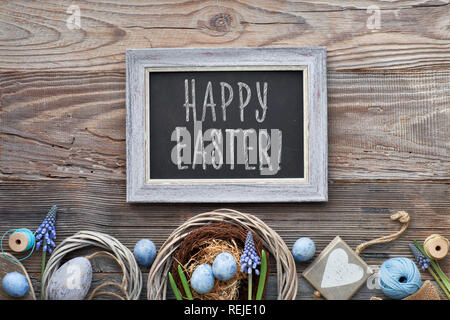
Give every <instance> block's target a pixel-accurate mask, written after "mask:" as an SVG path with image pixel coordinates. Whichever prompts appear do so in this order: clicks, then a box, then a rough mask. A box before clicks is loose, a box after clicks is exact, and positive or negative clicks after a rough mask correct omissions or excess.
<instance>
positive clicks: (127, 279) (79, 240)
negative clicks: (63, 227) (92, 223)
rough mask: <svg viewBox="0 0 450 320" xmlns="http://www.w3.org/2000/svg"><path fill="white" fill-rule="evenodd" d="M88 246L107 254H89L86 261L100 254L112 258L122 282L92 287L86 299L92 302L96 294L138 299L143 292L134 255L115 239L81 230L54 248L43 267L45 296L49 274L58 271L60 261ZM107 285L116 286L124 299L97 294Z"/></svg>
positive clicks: (102, 292)
mask: <svg viewBox="0 0 450 320" xmlns="http://www.w3.org/2000/svg"><path fill="white" fill-rule="evenodd" d="M88 246H94V247H100V248H102V249H106V250H107V251H109V252H106V251H100V252H96V253H94V254H92V255H89V256H86V258H87V259H93V258H94V257H96V256H99V255H103V256H108V257H110V258H112V259H114V260H115V261H116V262H117V263H118V264H119V266H120V267H121V268H122V272H123V279H122V283H121V284H118V283H115V282H105V283H103V284H101V285H100V286H98V287H97V288H95V289H94V290H93V291H92V293H91V294H90V295H89V297H88V299H92V298H93V297H94V296H98V295H112V296H115V297H117V298H119V299H126V300H137V299H139V295H140V293H141V290H142V273H141V270H140V269H139V266H138V264H137V262H136V259H135V258H134V256H133V253H132V252H131V251H130V250H129V249H128V248H127V247H125V246H124V245H123V244H122V243H120V242H119V241H118V240H117V239H116V238H114V237H111V236H109V235H107V234H104V233H100V232H93V231H80V232H78V233H76V234H74V235H73V236H71V237H68V238H66V239H65V240H64V241H63V242H61V244H60V245H59V246H58V247H56V249H55V251H54V252H53V254H52V256H51V258H50V259H49V261H48V263H47V267H46V268H45V272H44V276H43V278H42V282H43V286H42V287H43V290H44V297H45V299H48V286H49V282H50V281H49V280H50V278H51V277H52V275H53V274H54V273H55V272H56V271H57V270H58V268H59V265H60V263H61V260H62V259H63V258H64V256H65V255H66V254H68V253H70V252H72V251H75V250H78V249H81V248H85V247H88ZM106 286H115V287H118V288H119V289H120V290H121V291H122V292H123V294H124V296H125V298H122V297H121V296H120V295H118V294H115V293H113V292H107V291H100V289H102V288H104V287H106Z"/></svg>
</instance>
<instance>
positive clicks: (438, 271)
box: [414, 240, 450, 294]
mask: <svg viewBox="0 0 450 320" xmlns="http://www.w3.org/2000/svg"><path fill="white" fill-rule="evenodd" d="M414 244H415V245H416V247H417V249H419V250H420V252H422V254H423V255H424V256H425V257H426V258H428V259H430V264H431V267H432V268H433V269H434V272H435V273H436V274H437V275H438V276H439V278H440V280H441V281H442V284H443V286H444V287H445V290H444V292H445V293H446V294H447V293H448V292H449V291H450V282H449V280H448V278H447V276H446V275H445V274H444V273H443V272H442V270H441V268H439V265H438V264H437V263H436V261H434V260H433V259H431V258H430V257H429V256H428V255H427V253H426V252H425V250H424V249H423V246H422V245H421V244H420V243H419V242H417V241H416V240H414ZM428 271H430V273H431V274H432V275H433V273H432V272H433V270H432V269H431V268H428Z"/></svg>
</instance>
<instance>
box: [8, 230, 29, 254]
mask: <svg viewBox="0 0 450 320" xmlns="http://www.w3.org/2000/svg"><path fill="white" fill-rule="evenodd" d="M28 243H29V242H28V237H27V235H26V234H25V233H23V232H15V233H13V234H12V235H10V236H9V241H8V244H9V248H10V249H11V250H12V251H14V252H24V251H25V250H27V247H28Z"/></svg>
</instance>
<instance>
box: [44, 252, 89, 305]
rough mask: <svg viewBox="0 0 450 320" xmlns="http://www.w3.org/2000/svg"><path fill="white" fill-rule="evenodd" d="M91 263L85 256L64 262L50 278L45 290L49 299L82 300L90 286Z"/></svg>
mask: <svg viewBox="0 0 450 320" xmlns="http://www.w3.org/2000/svg"><path fill="white" fill-rule="evenodd" d="M91 282H92V265H91V262H90V261H89V260H88V259H86V258H85V257H77V258H73V259H71V260H69V261H67V262H66V263H64V264H63V265H62V266H61V267H60V268H59V269H58V270H57V271H56V272H55V273H54V274H53V275H52V277H51V278H50V281H49V284H48V288H47V292H48V298H49V299H50V300H83V299H84V298H85V297H86V295H87V293H88V291H89V288H90V287H91Z"/></svg>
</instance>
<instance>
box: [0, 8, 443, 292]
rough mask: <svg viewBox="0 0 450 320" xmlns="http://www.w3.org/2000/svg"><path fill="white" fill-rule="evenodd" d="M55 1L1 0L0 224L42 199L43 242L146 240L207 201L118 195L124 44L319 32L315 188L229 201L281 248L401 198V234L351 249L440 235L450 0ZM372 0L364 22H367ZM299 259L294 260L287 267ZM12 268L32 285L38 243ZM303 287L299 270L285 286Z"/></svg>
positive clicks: (319, 238)
mask: <svg viewBox="0 0 450 320" xmlns="http://www.w3.org/2000/svg"><path fill="white" fill-rule="evenodd" d="M70 4H73V2H72V1H69V0H64V1H60V0H48V1H25V0H18V1H13V0H3V1H1V4H0V217H1V218H0V232H4V231H6V230H8V229H10V228H11V227H28V228H31V229H35V228H36V227H37V226H38V225H39V224H40V222H41V221H42V219H43V215H44V214H45V212H46V211H47V210H48V209H49V208H50V207H51V205H52V204H54V203H56V204H58V205H59V206H60V208H61V212H60V216H59V218H58V222H57V232H58V236H57V240H58V243H59V242H60V241H62V239H64V238H65V237H67V236H70V235H72V234H74V233H75V232H76V231H78V230H81V229H89V230H94V231H102V232H107V233H109V234H111V235H113V236H115V237H117V238H118V239H119V240H120V241H122V242H123V243H124V244H125V245H126V246H128V247H129V248H132V247H133V246H134V244H135V242H136V241H137V240H138V239H140V238H143V237H149V238H151V239H152V240H154V241H155V243H156V244H157V246H158V247H159V246H160V245H161V244H162V243H163V241H164V240H165V239H166V238H167V236H168V235H169V234H170V232H171V231H172V230H173V229H175V228H176V227H177V226H178V225H180V224H181V223H182V222H184V221H185V220H186V219H188V218H189V217H191V216H193V215H194V214H197V213H200V212H204V211H208V210H211V209H216V208H217V205H214V204H209V205H206V204H203V205H169V204H167V205H128V204H126V203H125V197H126V195H125V193H126V191H125V190H126V183H125V172H126V160H125V159H126V153H125V50H126V49H129V48H152V47H240V46H327V51H328V53H327V54H328V61H327V67H328V70H329V72H328V123H329V126H328V128H329V202H328V203H323V204H241V205H228V206H229V207H232V208H235V209H238V210H242V211H244V212H248V213H251V214H255V215H257V216H259V217H260V218H262V219H263V220H264V221H265V222H267V223H268V224H269V225H270V226H271V227H273V229H275V230H276V231H277V232H279V234H280V235H281V236H282V238H283V239H284V240H285V241H286V243H287V245H288V246H289V247H291V246H292V244H293V243H294V241H295V240H296V239H297V238H298V237H300V236H308V237H311V238H313V239H314V240H315V242H316V244H317V252H320V251H321V250H322V249H323V248H325V246H326V245H327V244H328V243H329V242H330V241H331V240H332V239H333V238H334V236H335V235H340V236H341V237H342V238H343V239H344V240H345V241H346V242H347V243H348V244H349V245H350V246H351V247H352V248H356V246H357V245H358V244H360V243H361V242H364V241H367V240H370V239H373V238H376V237H379V236H381V235H385V234H390V233H392V232H393V231H396V230H398V224H397V223H394V222H391V221H389V215H390V212H392V211H395V210H400V209H403V210H407V211H408V212H409V213H410V214H411V217H412V222H411V225H410V227H409V229H408V230H407V231H406V233H405V234H404V235H402V237H400V238H399V239H398V240H396V241H394V242H392V243H389V244H384V245H378V246H374V247H371V248H368V249H367V251H365V252H363V254H362V257H363V259H364V260H365V261H366V262H367V263H368V264H369V265H370V266H379V265H380V264H381V263H382V262H383V261H384V260H386V259H388V258H390V257H396V256H406V257H409V258H412V255H411V254H410V252H409V249H408V243H409V242H411V241H412V240H413V239H417V240H419V241H423V240H424V239H425V238H426V237H427V236H429V235H430V234H432V233H440V234H443V235H446V236H447V237H450V232H449V230H450V225H449V224H450V219H449V212H448V207H449V199H450V197H449V193H448V190H449V177H450V175H449V170H448V165H449V153H448V149H449V144H448V140H449V139H448V131H449V130H448V128H449V107H450V41H449V39H450V29H449V25H450V15H449V7H450V5H449V1H447V0H404V1H400V0H392V1H375V0H362V1H354V0H293V1H284V0H246V1H238V0H219V2H217V1H216V0H210V1H206V0H205V1H188V0H172V1H164V0H160V1H153V0H128V1H123V0H110V1H102V2H93V1H87V0H79V1H77V2H76V4H77V5H79V7H80V10H81V12H80V13H81V16H80V17H81V29H73V30H70V29H68V27H67V23H66V22H67V19H68V18H69V17H70V14H69V13H67V9H68V7H69V5H70ZM374 5H375V6H378V7H379V8H380V10H381V11H380V17H381V24H380V29H378V30H376V29H375V30H371V29H369V28H368V27H367V22H368V18H370V16H371V15H373V13H372V14H371V13H368V12H367V8H368V7H369V6H374ZM449 260H450V259H446V260H444V261H443V262H442V268H443V270H444V272H447V274H448V272H449V271H450V265H449ZM307 265H308V264H307V263H306V264H297V271H298V272H299V274H300V273H301V272H302V271H303V270H304V269H305V267H306V266H307ZM25 267H26V268H27V270H28V271H29V273H30V276H31V277H32V280H33V283H35V284H36V285H35V288H36V289H38V287H39V285H38V284H39V279H38V278H39V274H40V257H39V255H33V257H32V258H31V259H29V260H27V261H25ZM422 275H423V278H425V279H431V277H430V275H429V274H428V273H422ZM111 277H112V278H113V279H117V280H119V277H120V275H119V274H118V270H116V269H114V268H113V267H109V265H108V264H107V263H101V264H99V265H98V266H97V267H96V274H95V277H94V282H95V283H96V284H99V283H100V282H102V281H104V279H110V278H111ZM144 279H146V275H144ZM273 279H274V277H273V275H271V277H269V289H270V288H273V293H274V294H273V296H275V291H276V286H274V285H270V283H273V282H271V281H273ZM37 291H38V290H37ZM143 291H144V292H143V293H142V297H143V298H145V289H144V290H143ZM37 293H38V292H37ZM312 294H313V288H312V287H311V286H310V285H309V284H308V283H307V281H306V280H305V279H304V278H300V279H299V293H298V299H311V298H312V296H313V295H312ZM372 295H376V296H380V297H384V296H383V294H382V293H380V291H379V290H370V289H369V288H368V287H367V286H365V285H363V287H362V288H361V289H360V290H359V291H358V292H357V293H356V294H355V296H354V297H353V298H354V299H368V298H370V297H371V296H372ZM269 297H270V291H269Z"/></svg>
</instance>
